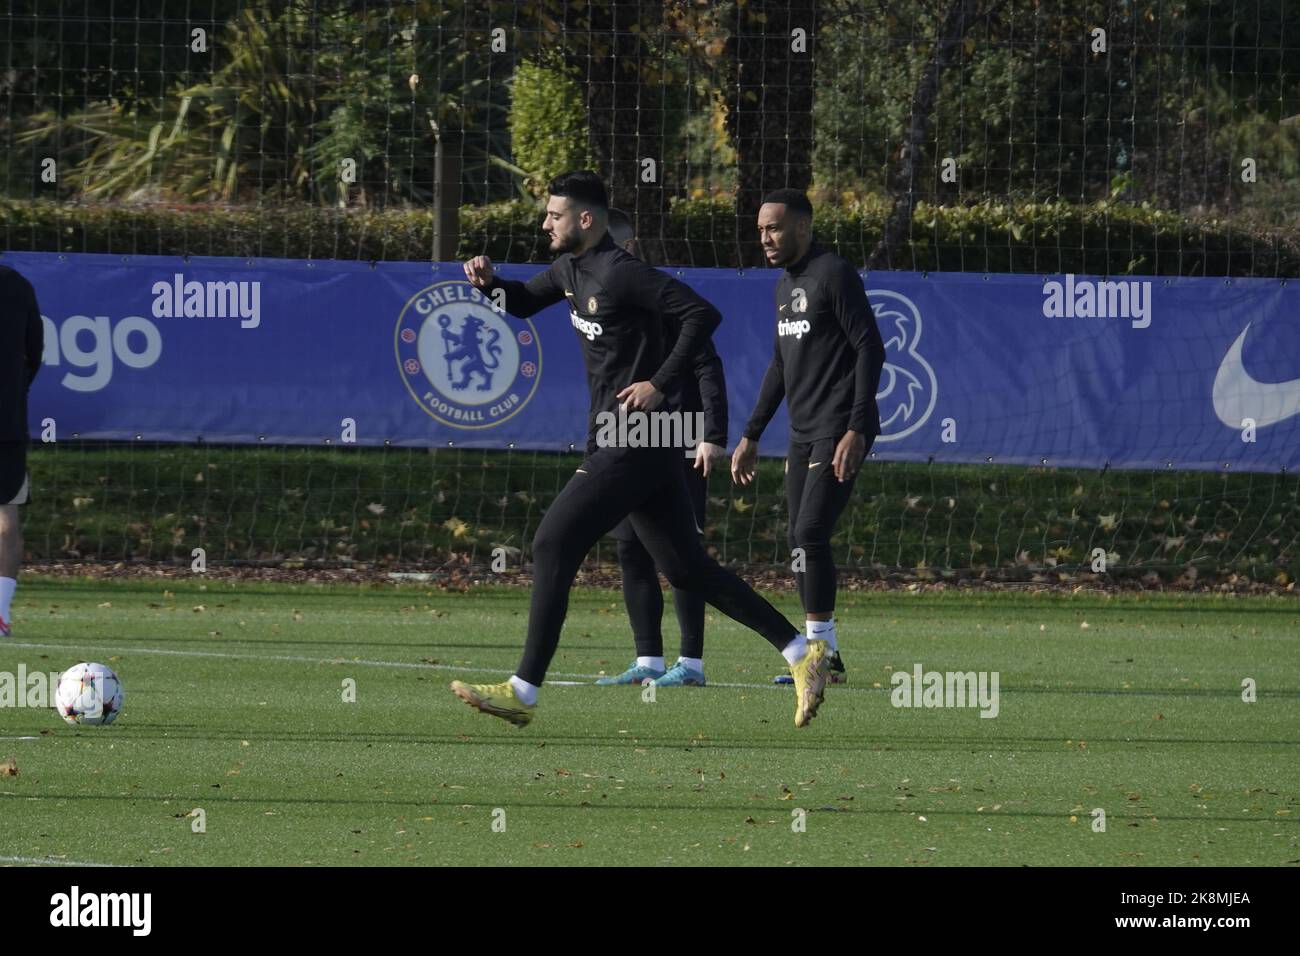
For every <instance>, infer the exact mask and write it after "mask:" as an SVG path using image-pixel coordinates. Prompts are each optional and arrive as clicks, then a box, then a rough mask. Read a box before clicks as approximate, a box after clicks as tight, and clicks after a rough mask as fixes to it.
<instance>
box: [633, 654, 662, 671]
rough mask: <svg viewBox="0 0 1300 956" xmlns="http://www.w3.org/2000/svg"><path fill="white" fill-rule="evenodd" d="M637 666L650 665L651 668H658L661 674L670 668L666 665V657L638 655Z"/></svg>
mask: <svg viewBox="0 0 1300 956" xmlns="http://www.w3.org/2000/svg"><path fill="white" fill-rule="evenodd" d="M636 666H637V667H648V668H650V669H651V670H656V671H658V672H659V673H661V674H662V673H663V672H664V671H666V670H668V668H667V667H665V666H664V659H663V658H662V657H638V658H637V659H636Z"/></svg>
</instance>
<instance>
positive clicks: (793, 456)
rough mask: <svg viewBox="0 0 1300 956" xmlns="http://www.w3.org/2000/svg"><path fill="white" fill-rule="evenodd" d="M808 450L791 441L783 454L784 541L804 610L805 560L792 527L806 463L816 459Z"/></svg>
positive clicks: (799, 504) (805, 476) (806, 445)
mask: <svg viewBox="0 0 1300 956" xmlns="http://www.w3.org/2000/svg"><path fill="white" fill-rule="evenodd" d="M810 451H812V445H811V444H809V443H807V442H797V441H792V442H790V449H789V451H788V452H787V453H786V456H785V509H786V517H787V519H788V521H787V524H786V543H787V544H789V545H790V562H791V565H790V566H791V567H792V568H793V569H794V581H795V587H796V588H797V589H798V591H799V600H800V601H802V602H804V610H805V611H806V610H807V609H808V604H807V602H806V601H804V593H803V586H804V582H805V580H806V578H807V574H806V572H805V568H806V560H805V558H804V556H802V555H799V554H798V553H797V552H796V550H795V549H796V548H798V547H799V542H798V540H797V539H796V538H795V533H794V529H795V525H796V524H798V522H799V509H800V508H801V507H802V505H803V488H804V485H805V484H806V483H807V481H808V463H809V462H811V461H816V460H817V459H815V458H809V452H810ZM818 467H820V466H818Z"/></svg>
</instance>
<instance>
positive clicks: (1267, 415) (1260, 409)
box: [1214, 324, 1300, 428]
mask: <svg viewBox="0 0 1300 956" xmlns="http://www.w3.org/2000/svg"><path fill="white" fill-rule="evenodd" d="M1249 331H1250V325H1249V324H1248V325H1247V326H1246V327H1245V328H1244V329H1242V330H1241V334H1240V335H1239V336H1237V340H1236V341H1235V342H1233V343H1232V346H1231V347H1230V348H1229V349H1228V354H1227V355H1225V356H1224V357H1223V364H1221V365H1220V366H1219V372H1218V374H1217V375H1215V376H1214V413H1215V414H1216V415H1218V416H1219V421H1221V422H1223V424H1225V425H1227V426H1228V427H1229V428H1241V427H1242V424H1241V422H1242V419H1245V418H1253V419H1254V420H1255V425H1256V426H1257V427H1259V428H1263V427H1264V426H1265V425H1276V424H1277V423H1278V422H1280V421H1285V420H1286V419H1288V418H1290V417H1291V416H1293V415H1300V378H1297V379H1292V380H1291V381H1289V382H1259V381H1256V380H1255V379H1254V378H1252V377H1251V375H1250V373H1249V372H1247V371H1246V366H1245V365H1244V364H1242V361H1241V351H1242V347H1243V346H1244V345H1245V344H1246V334H1247V333H1248V332H1249Z"/></svg>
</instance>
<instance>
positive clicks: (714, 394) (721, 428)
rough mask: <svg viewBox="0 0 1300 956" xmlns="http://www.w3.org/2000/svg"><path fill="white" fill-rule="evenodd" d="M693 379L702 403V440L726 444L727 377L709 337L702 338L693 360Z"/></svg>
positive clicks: (715, 443)
mask: <svg viewBox="0 0 1300 956" xmlns="http://www.w3.org/2000/svg"><path fill="white" fill-rule="evenodd" d="M695 380H696V381H697V382H698V383H699V385H700V400H701V401H702V402H703V404H704V440H705V441H706V442H708V443H709V444H711V445H721V446H723V447H724V448H725V447H726V444H727V377H726V375H725V374H723V371H722V356H720V355H718V350H717V349H715V348H714V347H713V340H712V339H711V338H709V339H705V340H704V348H702V349H701V350H700V353H699V355H698V356H697V358H696V362H695Z"/></svg>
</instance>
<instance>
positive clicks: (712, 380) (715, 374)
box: [596, 209, 727, 687]
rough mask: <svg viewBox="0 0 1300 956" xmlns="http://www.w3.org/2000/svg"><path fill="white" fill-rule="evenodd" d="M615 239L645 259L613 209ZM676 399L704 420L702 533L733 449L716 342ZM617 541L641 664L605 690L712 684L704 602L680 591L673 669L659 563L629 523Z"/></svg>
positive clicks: (693, 493)
mask: <svg viewBox="0 0 1300 956" xmlns="http://www.w3.org/2000/svg"><path fill="white" fill-rule="evenodd" d="M609 235H610V238H611V239H613V240H614V244H615V245H616V246H619V247H621V248H622V249H624V250H625V251H627V252H629V253H631V254H632V255H634V256H638V257H639V249H638V246H637V240H636V231H635V230H634V229H633V228H632V220H631V219H629V218H628V215H627V213H625V212H623V211H622V210H621V209H611V210H609ZM677 331H678V330H677V329H676V328H669V329H668V330H667V333H666V336H667V337H666V338H665V340H664V344H665V347H666V348H667V349H668V350H669V351H671V350H672V346H673V344H674V343H675V342H676V341H677ZM669 388H670V392H669V397H670V398H674V399H675V402H676V404H677V405H678V407H679V408H680V409H681V411H682V413H683V414H685V415H699V416H701V417H702V419H703V438H702V440H701V441H700V442H699V444H698V445H696V447H695V458H694V459H690V458H686V457H685V456H683V458H682V462H683V465H684V466H685V467H684V470H685V474H686V487H687V490H688V491H689V492H690V497H691V513H692V515H693V516H694V518H695V530H696V532H697V533H702V532H703V529H704V504H705V499H706V497H707V493H708V479H709V473H710V471H712V470H713V469H714V468H715V467H716V462H717V460H718V459H723V460H725V458H726V447H727V381H726V378H725V376H724V375H723V372H722V359H721V358H719V357H718V353H717V351H716V350H715V349H714V348H713V342H712V340H711V339H710V340H707V341H706V342H705V343H704V347H703V348H702V349H701V350H700V351H699V352H698V353H696V359H695V362H694V363H693V364H692V368H691V370H690V372H688V373H687V374H686V375H683V376H682V377H681V378H679V379H678V380H677V381H676V382H675V383H673V385H671V386H670V387H669ZM609 534H610V537H612V538H613V539H614V540H615V541H616V542H617V548H618V565H619V570H620V571H621V572H622V577H623V603H624V604H625V605H626V606H627V616H628V620H629V621H630V622H631V624H632V641H633V644H634V645H635V647H636V660H634V661H633V662H632V663H631V664H630V665H628V668H627V670H625V671H623V672H622V673H621V674H614V675H612V676H610V677H602V678H600V680H598V681H596V683H597V684H602V685H606V686H611V685H619V684H643V683H645V682H647V681H648V682H650V683H652V684H654V685H655V686H656V687H703V686H704V684H705V680H704V597H703V595H701V594H700V593H699V592H698V591H688V590H686V589H685V588H673V608H674V610H676V612H677V627H678V629H679V630H680V632H681V644H680V646H679V647H680V649H679V652H678V656H677V660H676V661H675V662H674V663H673V666H672V667H668V666H666V662H665V660H664V635H663V627H662V622H663V616H664V595H663V591H661V590H660V589H659V575H658V574H657V573H656V571H655V561H654V557H653V556H651V554H650V552H649V551H647V550H646V547H645V545H643V544H642V543H641V539H640V538H638V537H637V536H636V530H635V529H634V528H633V527H632V522H631V520H629V519H627V518H624V519H623V520H622V521H621V522H619V524H618V526H617V527H615V528H614V530H613V531H611V532H610V533H609Z"/></svg>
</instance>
